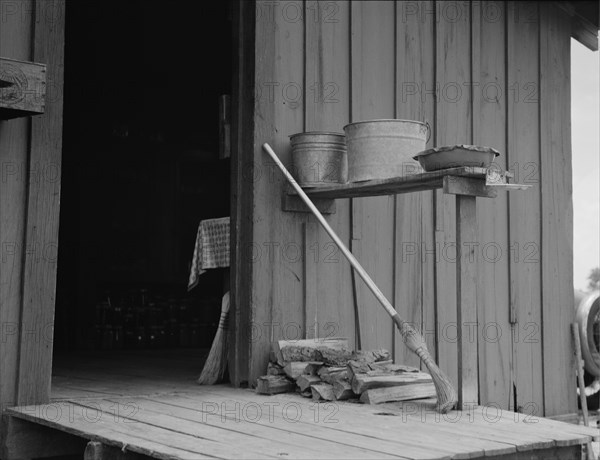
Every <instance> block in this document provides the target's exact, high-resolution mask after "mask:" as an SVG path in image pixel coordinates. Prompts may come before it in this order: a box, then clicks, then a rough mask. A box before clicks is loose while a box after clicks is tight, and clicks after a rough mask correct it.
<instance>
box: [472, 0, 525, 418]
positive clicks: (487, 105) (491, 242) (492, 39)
mask: <svg viewBox="0 0 600 460" xmlns="http://www.w3.org/2000/svg"><path fill="white" fill-rule="evenodd" d="M493 11H497V12H498V14H499V18H500V19H496V16H493V15H491V14H490V12H493ZM478 14H479V17H480V19H479V27H480V29H479V31H478V33H476V32H477V31H476V29H475V22H474V23H473V35H472V37H471V41H472V46H473V49H474V53H475V51H477V50H478V55H479V63H478V66H475V61H474V67H473V82H474V84H475V83H477V84H478V86H477V87H475V88H474V92H475V94H476V95H478V98H474V99H473V142H474V143H475V144H477V145H489V146H490V147H493V148H495V149H497V150H498V151H499V152H501V155H500V156H499V157H497V158H496V159H495V160H494V163H495V164H496V165H497V166H498V168H499V169H501V170H506V168H507V154H508V152H507V149H506V136H507V134H506V130H507V97H506V92H507V91H508V88H507V86H508V85H507V79H506V63H507V62H511V58H510V57H509V58H508V59H506V52H507V51H506V30H505V29H506V21H507V20H512V17H510V18H507V9H506V7H505V2H500V1H497V2H481V6H480V9H479V11H478ZM474 15H475V12H474ZM473 19H474V20H475V16H474V17H473ZM532 193H533V192H532ZM512 198H515V199H519V200H522V199H524V198H525V197H524V196H516V195H515V196H514V197H513V196H511V194H510V193H508V194H507V193H504V192H501V193H498V196H497V197H496V198H494V199H493V200H477V224H478V227H479V235H478V238H479V239H478V242H479V246H478V248H477V250H478V251H479V266H478V277H477V282H478V284H477V308H478V310H477V318H478V322H479V326H478V329H477V333H478V336H479V395H480V402H481V404H492V403H493V404H497V405H498V406H499V407H500V408H502V409H508V408H509V407H510V398H511V397H512V394H513V393H512V380H511V374H510V369H511V367H510V366H511V361H512V341H511V328H510V324H509V322H508V315H507V311H508V307H509V292H510V284H509V258H510V253H509V249H508V242H509V241H508V227H509V223H508V219H509V218H510V219H512V217H509V215H508V200H509V199H512ZM517 225H518V224H517Z"/></svg>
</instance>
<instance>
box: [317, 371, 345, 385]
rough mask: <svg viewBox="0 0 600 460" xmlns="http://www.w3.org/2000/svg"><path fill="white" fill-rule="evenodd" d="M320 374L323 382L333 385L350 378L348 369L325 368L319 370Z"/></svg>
mask: <svg viewBox="0 0 600 460" xmlns="http://www.w3.org/2000/svg"><path fill="white" fill-rule="evenodd" d="M318 374H319V377H321V380H323V382H326V383H329V384H331V385H333V383H334V382H335V381H336V380H339V379H347V378H348V368H347V367H326V366H323V367H322V368H321V369H319V372H318Z"/></svg>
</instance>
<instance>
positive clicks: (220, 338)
mask: <svg viewBox="0 0 600 460" xmlns="http://www.w3.org/2000/svg"><path fill="white" fill-rule="evenodd" d="M229 227H230V219H229V217H222V218H218V219H206V220H203V221H201V222H200V225H199V226H198V233H197V235H196V246H195V248H194V255H193V257H192V266H191V271H190V279H189V282H188V291H189V290H191V289H193V288H194V287H195V286H196V285H197V284H198V277H199V276H200V275H201V274H202V273H204V272H205V269H210V268H226V267H229V234H230V229H229ZM226 286H228V283H227V284H226ZM229 305H230V301H229V292H226V293H225V295H224V296H223V299H222V301H221V318H220V319H219V327H218V328H217V333H216V334H215V338H214V340H213V343H212V346H211V348H210V352H209V353H208V357H207V358H206V361H205V363H204V367H203V369H202V373H201V374H200V378H199V379H198V383H199V384H200V385H214V384H215V383H219V382H220V381H222V380H223V377H224V376H225V371H226V369H227V345H228V340H227V331H228V317H229Z"/></svg>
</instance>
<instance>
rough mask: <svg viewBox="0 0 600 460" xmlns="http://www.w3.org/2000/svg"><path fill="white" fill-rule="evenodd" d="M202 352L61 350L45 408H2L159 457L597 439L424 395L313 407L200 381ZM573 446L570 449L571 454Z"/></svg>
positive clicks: (473, 450) (523, 450) (327, 454)
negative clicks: (441, 408)
mask: <svg viewBox="0 0 600 460" xmlns="http://www.w3.org/2000/svg"><path fill="white" fill-rule="evenodd" d="M204 354H205V352H203V351H201V350H183V351H181V350H160V351H158V350H151V351H147V352H141V351H138V352H134V351H130V352H120V353H114V352H113V353H96V354H93V355H92V356H91V355H90V354H85V353H80V354H73V355H70V356H68V357H66V358H65V357H60V356H58V357H56V359H55V368H54V376H53V386H52V397H53V401H52V402H51V403H50V404H45V405H38V406H24V407H17V408H12V409H8V410H7V414H8V415H10V416H13V417H18V418H21V419H24V420H28V421H32V422H35V423H39V424H42V425H45V426H49V427H52V428H54V429H57V430H61V431H65V432H67V433H71V434H74V435H77V436H80V437H83V438H85V439H89V440H94V441H99V442H102V443H104V444H107V445H109V446H115V447H118V448H120V449H124V450H129V451H131V452H136V453H140V454H144V455H147V456H150V457H153V458H159V459H202V458H223V459H228V458H289V459H299V458H314V459H315V460H317V459H329V458H340V459H341V458H344V459H346V458H348V459H360V458H373V459H375V458H395V459H404V460H407V459H414V460H425V459H468V458H483V457H488V458H499V459H500V458H506V459H508V458H511V459H519V460H521V459H530V458H546V457H547V458H553V457H552V456H558V457H559V458H560V455H563V454H565V453H569V452H570V453H571V454H572V453H573V452H574V449H579V447H578V446H579V445H581V444H585V443H586V442H587V441H589V440H591V439H592V438H595V439H597V438H598V431H597V430H595V429H593V428H586V427H582V426H576V425H569V424H566V423H563V422H558V421H554V420H548V419H544V418H539V417H533V416H527V415H526V414H515V413H513V412H507V411H500V410H496V409H495V408H483V407H474V408H472V409H471V410H469V411H463V412H457V411H452V412H450V413H448V414H445V415H440V414H438V413H437V412H435V411H433V410H432V407H431V401H429V402H427V401H425V402H405V403H394V404H391V403H390V404H381V405H376V406H370V405H362V404H356V403H351V402H346V401H340V402H335V403H331V402H330V403H320V404H319V403H314V402H313V401H311V400H307V399H305V398H302V397H300V396H299V395H296V394H281V395H274V396H264V395H257V394H256V393H254V392H253V391H252V390H247V389H246V390H244V389H234V388H231V387H230V386H227V385H217V386H209V387H206V386H203V387H201V386H198V385H197V384H196V383H195V380H196V378H197V376H198V373H199V370H200V367H201V362H202V357H203V355H204ZM567 451H568V452H567Z"/></svg>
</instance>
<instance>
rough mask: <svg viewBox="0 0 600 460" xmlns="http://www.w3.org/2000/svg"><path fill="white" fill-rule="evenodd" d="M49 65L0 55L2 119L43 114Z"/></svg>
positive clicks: (0, 110) (0, 109) (0, 112)
mask: <svg viewBox="0 0 600 460" xmlns="http://www.w3.org/2000/svg"><path fill="white" fill-rule="evenodd" d="M45 102H46V66H45V65H44V64H37V63H35V62H26V61H16V60H14V59H7V58H2V57H0V120H9V119H11V118H19V117H27V116H32V115H40V114H42V113H44V110H45Z"/></svg>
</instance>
